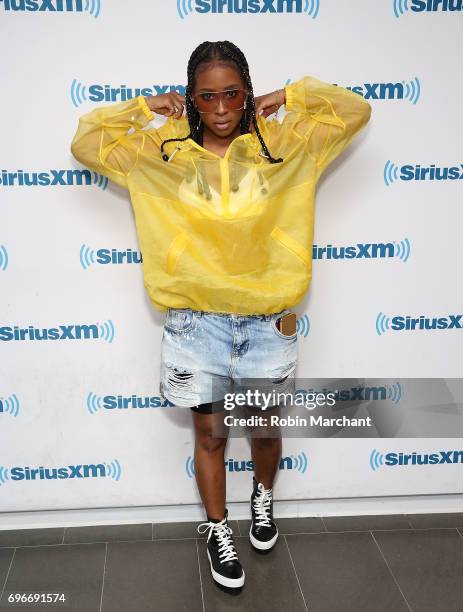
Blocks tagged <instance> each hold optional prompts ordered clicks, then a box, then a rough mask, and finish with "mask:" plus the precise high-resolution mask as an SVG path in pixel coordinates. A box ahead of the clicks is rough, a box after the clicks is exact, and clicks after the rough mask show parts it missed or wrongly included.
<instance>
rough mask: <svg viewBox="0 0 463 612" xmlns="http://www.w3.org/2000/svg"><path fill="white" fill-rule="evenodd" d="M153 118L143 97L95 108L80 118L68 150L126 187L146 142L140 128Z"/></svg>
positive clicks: (83, 162)
mask: <svg viewBox="0 0 463 612" xmlns="http://www.w3.org/2000/svg"><path fill="white" fill-rule="evenodd" d="M153 119H154V113H153V112H152V111H151V110H150V109H149V107H148V105H147V103H146V101H145V98H144V97H143V96H138V97H136V98H132V99H130V100H127V101H125V102H117V103H114V104H110V105H108V106H100V107H98V108H95V109H93V110H92V111H90V112H89V113H87V114H85V115H82V116H81V117H80V118H79V124H78V127H77V131H76V133H75V135H74V138H73V140H72V142H71V152H72V154H73V156H74V157H75V158H76V159H77V160H78V161H80V162H81V163H82V164H83V165H84V166H86V167H88V168H90V169H91V170H94V171H95V172H98V173H99V174H103V175H104V176H107V177H108V178H109V179H110V180H112V181H114V182H115V183H118V184H119V185H121V186H122V187H127V175H128V174H129V172H130V171H131V170H132V169H133V168H134V167H135V165H136V164H137V161H138V155H139V153H140V151H142V150H143V146H144V144H145V134H144V132H143V128H144V127H146V126H147V125H148V123H149V122H150V121H152V120H153ZM129 130H131V132H130V134H129Z"/></svg>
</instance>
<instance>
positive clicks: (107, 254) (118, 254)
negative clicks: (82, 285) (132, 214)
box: [0, 244, 143, 270]
mask: <svg viewBox="0 0 463 612" xmlns="http://www.w3.org/2000/svg"><path fill="white" fill-rule="evenodd" d="M79 260H80V265H81V266H82V268H83V269H84V270H87V269H88V268H89V267H90V266H93V265H94V264H101V265H108V264H115V265H121V264H141V263H142V262H143V257H142V254H141V252H140V251H133V250H132V249H127V250H126V251H118V250H117V249H98V250H97V251H95V250H94V249H91V248H89V247H88V246H86V245H85V244H83V245H82V246H81V247H80V253H79ZM0 264H1V251H0Z"/></svg>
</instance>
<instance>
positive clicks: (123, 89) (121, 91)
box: [71, 79, 186, 106]
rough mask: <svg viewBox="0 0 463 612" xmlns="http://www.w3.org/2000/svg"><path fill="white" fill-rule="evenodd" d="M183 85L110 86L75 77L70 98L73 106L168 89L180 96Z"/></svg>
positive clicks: (149, 93) (167, 90) (124, 98)
mask: <svg viewBox="0 0 463 612" xmlns="http://www.w3.org/2000/svg"><path fill="white" fill-rule="evenodd" d="M185 89H186V86H185V85H152V86H151V87H143V88H140V87H135V88H133V87H127V86H126V85H121V86H120V87H111V85H101V84H97V83H94V84H92V85H89V86H87V85H84V84H83V83H81V82H80V81H78V80H77V79H74V80H73V81H72V83H71V100H72V103H73V104H74V106H79V105H80V104H83V103H84V102H87V101H89V102H126V101H127V100H131V99H133V98H136V97H137V96H159V95H161V94H165V93H168V92H170V91H177V92H178V93H179V94H181V95H182V96H184V95H185ZM87 90H88V93H87Z"/></svg>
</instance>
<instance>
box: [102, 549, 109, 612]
mask: <svg viewBox="0 0 463 612" xmlns="http://www.w3.org/2000/svg"><path fill="white" fill-rule="evenodd" d="M107 557H108V543H107V542H106V546H105V551H104V564H103V578H102V581H101V595H100V612H101V611H102V609H103V593H104V580H105V576H106V559H107Z"/></svg>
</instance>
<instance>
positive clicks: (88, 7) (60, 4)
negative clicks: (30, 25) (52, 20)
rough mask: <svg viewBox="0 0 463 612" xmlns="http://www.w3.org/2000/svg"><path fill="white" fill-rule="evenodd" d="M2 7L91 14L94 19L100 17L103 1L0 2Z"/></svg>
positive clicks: (24, 0) (30, 10) (1, 0)
mask: <svg viewBox="0 0 463 612" xmlns="http://www.w3.org/2000/svg"><path fill="white" fill-rule="evenodd" d="M0 6H3V9H4V10H5V11H15V12H16V11H21V12H24V11H29V12H36V11H37V12H42V13H43V12H47V13H63V12H67V13H83V12H86V13H89V15H92V17H95V19H96V18H97V17H99V15H100V10H101V0H85V7H84V6H83V0H0Z"/></svg>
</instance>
